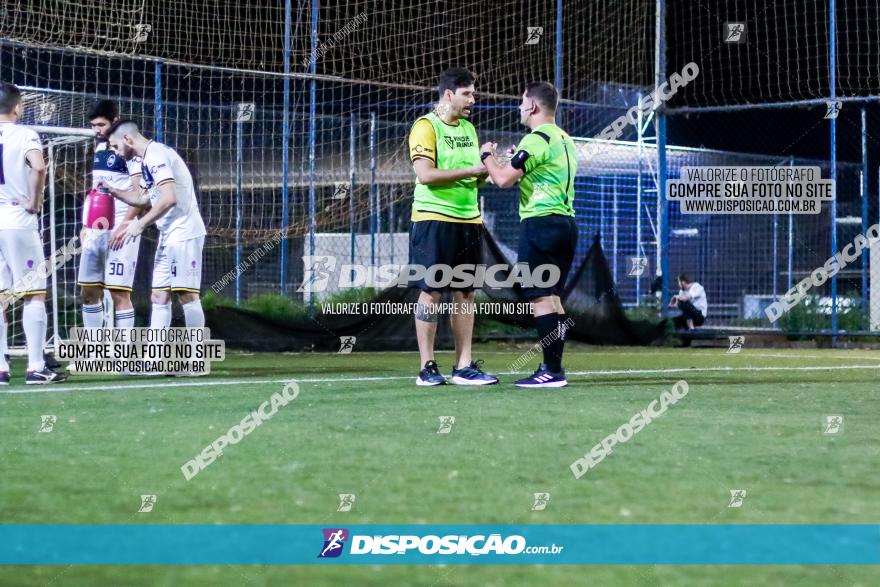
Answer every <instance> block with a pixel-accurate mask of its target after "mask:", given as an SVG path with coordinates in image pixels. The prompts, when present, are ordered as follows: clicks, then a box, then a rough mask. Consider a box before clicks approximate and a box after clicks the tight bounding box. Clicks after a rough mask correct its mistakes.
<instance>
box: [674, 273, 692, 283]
mask: <svg viewBox="0 0 880 587" xmlns="http://www.w3.org/2000/svg"><path fill="white" fill-rule="evenodd" d="M678 280H679V281H683V282H685V283H693V282H694V280H693V279H691V276H690V274H689V273H679V274H678Z"/></svg>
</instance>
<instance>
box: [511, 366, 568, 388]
mask: <svg viewBox="0 0 880 587" xmlns="http://www.w3.org/2000/svg"><path fill="white" fill-rule="evenodd" d="M515 385H516V386H517V387H565V386H566V385H568V381H566V379H565V369H563V370H562V371H560V372H559V373H554V372H553V371H550V370H548V369H547V365H545V364H544V363H541V364H540V365H539V366H538V369H537V370H536V371H535V372H534V373H533V374H532V376H531V377H526V378H525V379H520V380H519V381H517V382H516V383H515Z"/></svg>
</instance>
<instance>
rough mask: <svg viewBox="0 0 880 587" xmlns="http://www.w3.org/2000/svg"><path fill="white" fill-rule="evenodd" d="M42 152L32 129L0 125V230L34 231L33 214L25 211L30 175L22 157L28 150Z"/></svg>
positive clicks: (25, 161)
mask: <svg viewBox="0 0 880 587" xmlns="http://www.w3.org/2000/svg"><path fill="white" fill-rule="evenodd" d="M42 150H43V145H42V143H40V137H39V135H37V133H35V132H34V131H33V130H31V129H29V128H27V127H24V126H19V125H17V124H13V123H11V122H0V230H2V229H26V230H37V215H36V214H31V213H29V212H28V211H27V210H26V209H25V207H26V206H27V203H28V200H29V199H30V197H29V195H28V178H29V176H30V172H31V168H30V166H29V165H28V164H27V158H26V157H27V154H28V153H29V152H30V151H40V152H42Z"/></svg>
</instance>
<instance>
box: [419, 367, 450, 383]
mask: <svg viewBox="0 0 880 587" xmlns="http://www.w3.org/2000/svg"><path fill="white" fill-rule="evenodd" d="M416 385H423V386H433V385H446V378H445V377H443V374H441V373H440V369H439V368H438V367H437V362H436V361H428V362H427V363H425V368H424V369H422V370H421V371H419V376H418V377H416Z"/></svg>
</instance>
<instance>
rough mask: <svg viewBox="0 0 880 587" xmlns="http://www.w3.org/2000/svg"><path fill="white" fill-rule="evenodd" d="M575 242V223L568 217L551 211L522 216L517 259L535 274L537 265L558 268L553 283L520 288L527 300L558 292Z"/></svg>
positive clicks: (576, 239) (569, 264) (561, 288)
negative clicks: (545, 285)
mask: <svg viewBox="0 0 880 587" xmlns="http://www.w3.org/2000/svg"><path fill="white" fill-rule="evenodd" d="M577 241H578V229H577V224H576V223H575V221H574V218H572V217H571V216H562V215H560V214H551V215H549V216H537V217H535V218H526V219H525V220H523V221H522V222H521V223H520V228H519V259H518V262H519V263H527V264H528V266H529V270H530V271H529V272H530V273H535V268H537V267H538V266H539V265H554V266H556V267H559V281H558V282H556V284H554V285H552V286H551V285H548V286H547V287H524V288H522V293H523V295H524V296H525V298H526V299H527V300H533V299H535V298H541V297H544V296H551V295H553V296H559V295H562V290H563V289H564V288H565V282H566V281H567V280H568V273H569V271H571V264H572V261H574V251H575V248H576V247H577Z"/></svg>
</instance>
